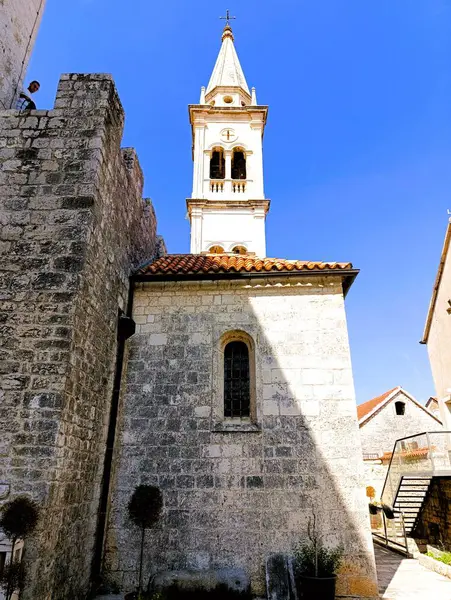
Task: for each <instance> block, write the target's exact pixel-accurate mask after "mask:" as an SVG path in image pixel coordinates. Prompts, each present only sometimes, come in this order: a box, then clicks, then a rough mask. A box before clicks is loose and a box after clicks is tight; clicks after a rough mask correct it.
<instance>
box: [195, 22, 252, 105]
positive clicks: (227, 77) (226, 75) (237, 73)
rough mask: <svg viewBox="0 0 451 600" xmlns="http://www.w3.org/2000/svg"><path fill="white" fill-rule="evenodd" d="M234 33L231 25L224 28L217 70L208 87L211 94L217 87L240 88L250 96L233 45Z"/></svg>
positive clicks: (214, 70)
mask: <svg viewBox="0 0 451 600" xmlns="http://www.w3.org/2000/svg"><path fill="white" fill-rule="evenodd" d="M233 39H234V38H233V32H232V28H231V27H230V25H229V24H227V25H226V26H225V27H224V31H223V34H222V46H221V50H220V51H219V55H218V58H217V60H216V64H215V68H214V69H213V73H212V75H211V78H210V82H209V84H208V87H207V92H206V93H207V94H209V93H210V92H211V91H212V90H213V89H214V88H215V87H218V86H221V87H240V88H241V89H243V90H244V91H245V92H246V93H247V94H249V95H250V92H249V88H248V85H247V83H246V78H245V77H244V73H243V69H242V68H241V65H240V61H239V58H238V54H237V53H236V50H235V46H234V44H233Z"/></svg>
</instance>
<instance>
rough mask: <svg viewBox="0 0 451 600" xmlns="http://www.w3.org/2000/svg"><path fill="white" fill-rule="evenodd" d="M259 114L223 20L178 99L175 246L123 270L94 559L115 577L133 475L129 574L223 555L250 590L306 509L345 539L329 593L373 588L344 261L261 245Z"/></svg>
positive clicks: (220, 559) (122, 555) (303, 527)
mask: <svg viewBox="0 0 451 600" xmlns="http://www.w3.org/2000/svg"><path fill="white" fill-rule="evenodd" d="M267 113H268V107H267V106H264V105H260V104H258V103H257V98H256V91H255V89H254V88H252V90H251V91H249V87H248V85H247V83H246V79H245V76H244V74H243V71H242V68H241V66H240V62H239V60H238V56H237V54H236V50H235V47H234V37H233V33H232V29H231V27H230V26H229V25H227V26H226V27H225V29H224V32H223V35H222V46H221V49H220V52H219V56H218V58H217V61H216V65H215V67H214V70H213V74H212V76H211V79H210V82H209V84H208V86H207V88H206V89H205V88H202V89H201V95H200V100H199V103H198V104H193V105H190V106H189V115H190V123H191V127H192V135H193V158H194V168H193V171H194V176H193V190H192V195H191V197H190V198H188V200H187V207H188V212H189V216H190V221H191V253H190V254H175V255H171V254H169V255H165V256H162V257H161V258H159V259H157V260H151V261H149V262H147V263H144V264H143V265H142V266H141V267H140V268H139V269H138V270H137V271H136V273H135V275H134V276H133V284H134V294H133V311H132V317H133V320H134V321H135V322H136V334H135V335H134V336H133V337H132V338H131V339H130V342H129V357H128V363H127V371H126V376H125V381H124V385H123V397H122V399H121V410H120V416H119V422H118V439H117V446H116V453H115V463H116V464H115V473H114V480H113V491H112V500H111V510H110V514H109V522H108V534H107V554H106V562H107V564H108V565H109V567H110V569H111V570H112V571H113V573H115V574H116V575H115V576H116V577H117V580H118V581H119V582H120V583H121V585H123V586H125V587H129V586H130V585H131V584H132V582H133V580H134V578H135V573H134V566H133V567H132V568H130V567H131V566H132V565H134V561H135V557H136V550H137V541H136V540H137V538H136V534H135V535H134V534H133V532H132V529H131V527H130V524H129V523H128V522H127V518H126V512H125V508H126V505H127V502H128V499H129V498H130V495H131V493H132V491H133V488H134V486H135V485H137V484H138V483H148V484H154V485H158V486H159V487H160V488H161V489H162V491H163V493H164V497H165V512H164V516H163V520H162V523H161V524H160V526H159V527H158V528H157V529H156V530H155V531H152V532H151V533H150V534H149V543H148V545H147V549H146V572H147V574H149V575H150V574H151V573H152V572H155V571H156V570H161V569H179V568H193V569H205V568H211V567H221V566H239V567H244V568H245V569H246V570H247V571H248V572H249V573H250V575H251V581H252V584H253V587H254V590H255V591H256V592H259V593H262V592H263V590H264V565H265V558H266V556H267V555H268V554H270V553H272V552H280V551H284V552H290V551H291V549H292V547H293V544H295V543H296V542H298V541H299V540H302V539H305V536H306V531H307V525H308V520H309V517H311V515H312V513H313V512H315V513H316V514H317V516H318V521H319V523H320V527H321V532H322V534H323V535H324V539H325V541H326V542H327V543H329V544H338V543H343V544H344V545H345V547H346V567H345V568H344V570H343V573H342V575H341V577H340V586H339V590H340V594H342V595H344V596H348V597H349V596H351V597H374V596H376V595H377V593H376V591H377V588H376V584H375V574H374V564H373V556H372V549H371V539H370V534H369V528H368V517H367V506H366V502H365V500H364V490H363V486H362V475H361V473H362V466H361V457H360V441H359V433H358V427H357V421H356V414H355V397H354V389H353V380H352V370H351V362H350V353H349V342H348V333H347V326H346V316H345V308H344V297H345V295H346V293H347V291H348V290H349V287H350V285H351V284H352V282H353V280H354V278H355V276H356V274H357V271H356V270H355V269H354V268H353V267H352V265H351V264H350V263H337V262H313V261H312V262H309V261H301V260H284V259H273V258H267V257H266V244H265V219H266V216H267V213H268V210H269V204H270V203H269V200H268V199H267V198H266V197H265V192H264V177H263V147H262V141H263V134H264V130H265V126H266V120H267ZM181 216H182V215H181Z"/></svg>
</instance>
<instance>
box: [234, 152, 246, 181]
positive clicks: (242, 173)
mask: <svg viewBox="0 0 451 600" xmlns="http://www.w3.org/2000/svg"><path fill="white" fill-rule="evenodd" d="M232 179H246V157H245V155H244V151H243V149H242V148H235V149H234V151H233V154H232Z"/></svg>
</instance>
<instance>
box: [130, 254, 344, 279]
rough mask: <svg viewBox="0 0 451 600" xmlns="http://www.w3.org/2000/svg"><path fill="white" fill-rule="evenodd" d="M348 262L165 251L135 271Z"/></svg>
mask: <svg viewBox="0 0 451 600" xmlns="http://www.w3.org/2000/svg"><path fill="white" fill-rule="evenodd" d="M350 269H353V267H352V264H351V263H337V262H309V261H304V260H285V259H283V258H257V257H256V256H250V255H247V254H244V255H239V254H167V255H166V256H162V257H161V258H158V259H157V260H155V261H153V262H151V263H149V264H145V265H143V266H142V267H140V268H139V269H138V271H137V272H136V274H137V275H165V274H173V275H191V274H193V275H196V274H214V273H244V272H247V273H262V272H275V271H277V272H293V271H295V272H300V271H315V272H321V271H330V270H332V271H346V270H350Z"/></svg>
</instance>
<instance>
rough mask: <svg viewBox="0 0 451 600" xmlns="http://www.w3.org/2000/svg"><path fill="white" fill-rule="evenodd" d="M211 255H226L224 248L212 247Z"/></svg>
mask: <svg viewBox="0 0 451 600" xmlns="http://www.w3.org/2000/svg"><path fill="white" fill-rule="evenodd" d="M208 252H209V253H210V254H224V248H223V247H222V246H218V245H216V246H212V247H211V248H210V249H209V251H208Z"/></svg>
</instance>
